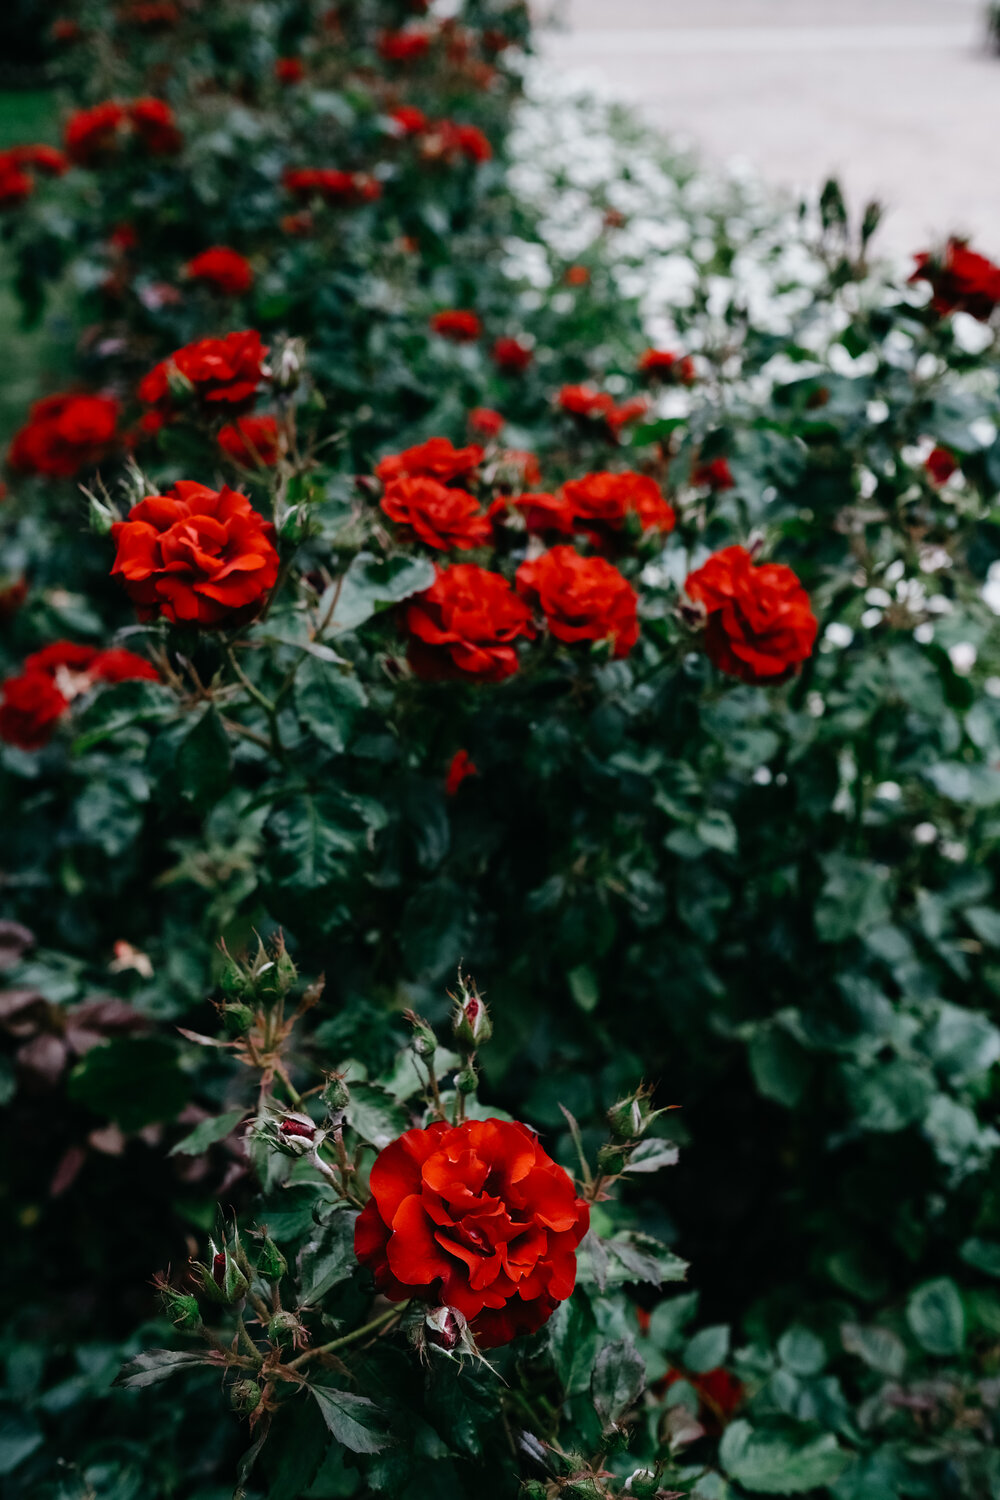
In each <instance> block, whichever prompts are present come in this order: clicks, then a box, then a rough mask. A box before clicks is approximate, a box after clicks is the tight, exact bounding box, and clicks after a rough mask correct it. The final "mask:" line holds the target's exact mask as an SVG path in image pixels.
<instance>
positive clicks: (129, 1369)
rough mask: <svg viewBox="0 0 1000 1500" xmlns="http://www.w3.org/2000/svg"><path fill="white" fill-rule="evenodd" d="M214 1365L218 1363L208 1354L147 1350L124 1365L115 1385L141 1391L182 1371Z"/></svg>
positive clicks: (176, 1350)
mask: <svg viewBox="0 0 1000 1500" xmlns="http://www.w3.org/2000/svg"><path fill="white" fill-rule="evenodd" d="M213 1364H214V1365H217V1364H218V1361H217V1360H215V1359H213V1358H212V1357H211V1355H208V1354H193V1353H190V1352H187V1351H184V1350H178V1349H146V1350H144V1352H143V1353H142V1354H137V1355H136V1356H135V1358H134V1359H130V1360H128V1362H127V1363H126V1364H124V1365H122V1367H121V1369H120V1370H119V1372H118V1374H117V1375H116V1376H115V1381H114V1383H115V1385H117V1386H123V1387H124V1388H125V1389H126V1390H139V1389H141V1388H142V1387H143V1386H147V1385H157V1384H158V1383H159V1382H160V1381H161V1380H166V1379H167V1378H168V1376H170V1375H176V1374H177V1373H178V1371H180V1370H190V1369H193V1367H194V1366H195V1365H213Z"/></svg>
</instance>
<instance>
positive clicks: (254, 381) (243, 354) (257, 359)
mask: <svg viewBox="0 0 1000 1500" xmlns="http://www.w3.org/2000/svg"><path fill="white" fill-rule="evenodd" d="M266 353H267V348H266V347H265V345H264V344H262V343H261V339H260V334H259V333H258V332H257V331H256V329H247V330H246V331H245V332H241V333H227V334H226V336H225V338H221V339H199V340H198V342H197V343H195V344H185V345H184V347H183V349H175V350H174V352H173V354H171V356H170V358H169V359H166V360H163V361H162V362H161V363H160V364H158V365H155V366H154V367H153V369H152V370H150V372H149V374H148V375H145V376H144V377H143V378H142V380H141V381H140V382H139V389H138V392H137V394H138V397H139V400H140V401H142V402H143V403H144V404H145V405H146V406H158V405H160V404H161V403H162V402H166V403H169V400H170V379H169V376H170V373H171V372H172V371H176V373H177V374H178V375H182V376H184V378H185V379H186V380H188V381H190V383H191V385H192V386H193V387H194V389H195V391H196V393H197V394H198V396H199V397H200V398H201V399H202V400H203V401H211V402H213V403H214V402H225V403H226V405H233V406H235V405H238V404H239V403H240V402H243V401H249V400H250V399H251V398H252V397H253V396H255V395H256V393H257V387H258V386H259V385H260V382H261V381H262V380H263V379H264V372H263V368H262V366H263V361H264V356H265V354H266Z"/></svg>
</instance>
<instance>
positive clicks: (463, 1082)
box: [455, 1063, 479, 1094]
mask: <svg viewBox="0 0 1000 1500" xmlns="http://www.w3.org/2000/svg"><path fill="white" fill-rule="evenodd" d="M478 1082H479V1074H478V1073H477V1072H476V1070H475V1068H474V1067H473V1066H472V1064H471V1063H469V1064H467V1066H466V1067H464V1068H463V1069H462V1071H461V1072H460V1073H457V1074H456V1076H455V1087H456V1088H457V1089H458V1092H459V1093H460V1094H474V1093H475V1092H476V1084H477V1083H478Z"/></svg>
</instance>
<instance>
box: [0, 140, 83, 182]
mask: <svg viewBox="0 0 1000 1500" xmlns="http://www.w3.org/2000/svg"><path fill="white" fill-rule="evenodd" d="M7 155H8V156H10V157H11V158H12V160H13V161H15V162H16V163H17V165H18V166H20V167H34V169H35V171H36V172H41V173H42V175H43V176H45V177H62V175H63V173H64V172H66V170H67V169H68V167H69V160H68V158H67V157H66V155H65V153H64V152H62V151H59V150H58V149H57V148H56V147H55V146H14V147H13V148H12V149H11V150H10V151H9V152H7Z"/></svg>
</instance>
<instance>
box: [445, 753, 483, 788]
mask: <svg viewBox="0 0 1000 1500" xmlns="http://www.w3.org/2000/svg"><path fill="white" fill-rule="evenodd" d="M478 775H479V767H478V766H477V765H476V763H475V761H474V760H473V759H472V757H471V756H470V755H469V752H468V750H456V751H455V754H454V755H453V756H452V758H451V764H450V765H449V767H448V774H447V776H446V777H445V778H444V789H445V794H446V795H447V796H449V797H454V796H455V794H456V792H457V791H458V789H459V787H460V786H461V785H462V782H463V781H465V780H466V778H467V777H469V776H478Z"/></svg>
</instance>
